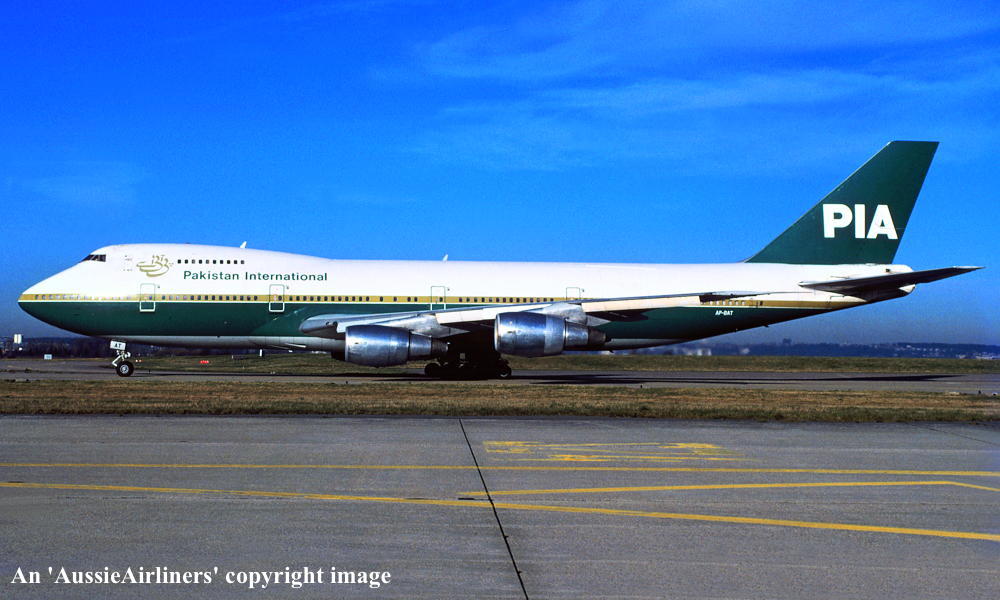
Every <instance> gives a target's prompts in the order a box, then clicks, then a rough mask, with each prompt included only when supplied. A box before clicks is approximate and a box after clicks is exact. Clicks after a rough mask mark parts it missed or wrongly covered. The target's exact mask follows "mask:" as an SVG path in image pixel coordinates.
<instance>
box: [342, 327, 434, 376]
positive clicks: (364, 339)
mask: <svg viewBox="0 0 1000 600" xmlns="http://www.w3.org/2000/svg"><path fill="white" fill-rule="evenodd" d="M345 334H346V338H345V346H344V360H346V361H347V362H351V363H354V364H357V365H365V366H368V367H391V366H393V365H401V364H404V363H405V362H406V361H409V360H418V359H422V358H431V357H434V356H441V355H442V354H444V353H446V352H447V351H448V344H446V343H445V342H442V341H441V340H436V339H434V338H432V337H429V336H426V335H420V334H419V333H413V332H411V331H407V330H405V329H399V328H398V327H386V326H384V325H352V326H350V327H348V328H347V330H346V331H345Z"/></svg>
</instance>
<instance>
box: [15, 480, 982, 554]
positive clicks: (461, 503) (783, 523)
mask: <svg viewBox="0 0 1000 600" xmlns="http://www.w3.org/2000/svg"><path fill="white" fill-rule="evenodd" d="M0 487H7V488H41V489H57V490H90V491H120V492H153V493H167V494H226V495H236V496H254V497H265V498H303V499H309V500H342V501H354V502H387V503H396V504H422V505H427V506H456V507H471V508H480V509H482V508H490V504H489V503H487V502H482V501H475V500H435V499H419V498H392V497H384V496H351V495H342V494H310V493H305V492H269V491H258V490H214V489H199V488H166V487H140V486H132V485H84V484H69V483H13V482H6V483H0ZM493 506H495V507H496V508H505V509H508V510H525V511H548V512H562V513H576V514H596V515H613V516H623V517H644V518H652V519H680V520H688V521H710V522H715V523H739V524H745V525H774V526H779V527H803V528H808V529H828V530H838V531H863V532H874V533H895V534H901V535H923V536H932V537H944V538H962V539H971V540H989V541H993V542H1000V535H997V534H991V533H979V532H974V531H944V530H938V529H914V528H910V527H885V526H880V525H856V524H853V523H819V522H814V521H789V520H785V519H762V518H758V517H735V516H726V515H699V514H687V513H669V512H651V511H642V510H619V509H611V508H590V507H585V506H549V505H544V504H513V503H507V502H497V503H494V504H493Z"/></svg>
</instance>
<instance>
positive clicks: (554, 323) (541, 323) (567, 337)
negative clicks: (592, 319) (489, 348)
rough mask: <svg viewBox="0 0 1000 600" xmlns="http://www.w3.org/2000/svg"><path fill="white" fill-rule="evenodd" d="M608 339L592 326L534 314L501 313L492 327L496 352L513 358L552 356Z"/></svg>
mask: <svg viewBox="0 0 1000 600" xmlns="http://www.w3.org/2000/svg"><path fill="white" fill-rule="evenodd" d="M607 339H608V336H607V335H605V334H604V332H602V331H598V330H596V329H593V328H592V327H587V326H586V325H580V324H578V323H570V322H569V321H567V320H566V319H562V318H559V317H553V316H551V315H545V314H542V313H535V312H513V313H502V314H499V315H497V318H496V322H495V325H494V326H493V345H494V347H495V348H496V350H497V352H500V353H501V354H514V355H516V356H527V357H536V356H552V355H554V354H560V353H561V352H563V351H564V350H582V349H585V348H588V347H594V346H599V345H601V344H603V343H604V342H606V341H607Z"/></svg>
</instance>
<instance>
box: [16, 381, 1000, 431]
mask: <svg viewBox="0 0 1000 600" xmlns="http://www.w3.org/2000/svg"><path fill="white" fill-rule="evenodd" d="M0 414H33V415H38V414H174V415H178V414H191V415H266V414H300V415H440V416H599V417H647V418H660V419H668V418H669V419H754V420H761V421H825V422H850V423H860V422H911V421H991V420H997V419H998V418H1000V402H998V401H997V399H995V398H991V397H989V396H979V395H969V394H967V395H957V394H934V393H925V392H898V391H892V392H876V393H872V392H852V391H797V390H736V389H729V388H719V389H708V388H696V389H684V388H635V387H612V386H593V387H586V386H569V385H553V386H544V387H541V386H538V387H536V386H525V385H503V384H498V385H476V384H428V383H419V384H405V383H403V384H401V383H363V384H351V385H345V384H335V383H283V382H263V383H242V382H213V383H211V384H210V385H206V384H205V383H191V382H163V381H142V380H112V381H85V382H80V381H31V382H0Z"/></svg>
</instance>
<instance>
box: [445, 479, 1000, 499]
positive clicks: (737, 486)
mask: <svg viewBox="0 0 1000 600" xmlns="http://www.w3.org/2000/svg"><path fill="white" fill-rule="evenodd" d="M896 485H958V486H962V487H974V488H977V489H982V490H990V491H997V492H1000V489H996V488H990V487H986V486H983V485H972V484H966V483H958V482H956V481H827V482H807V483H720V484H705V485H646V486H634V487H602V488H554V489H548V490H537V489H534V490H490V495H493V496H520V495H523V494H600V493H609V492H658V491H669V490H674V491H682V490H746V489H766V488H810V487H866V486H867V487H879V486H896ZM461 494H462V495H463V496H485V495H486V492H461Z"/></svg>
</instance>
